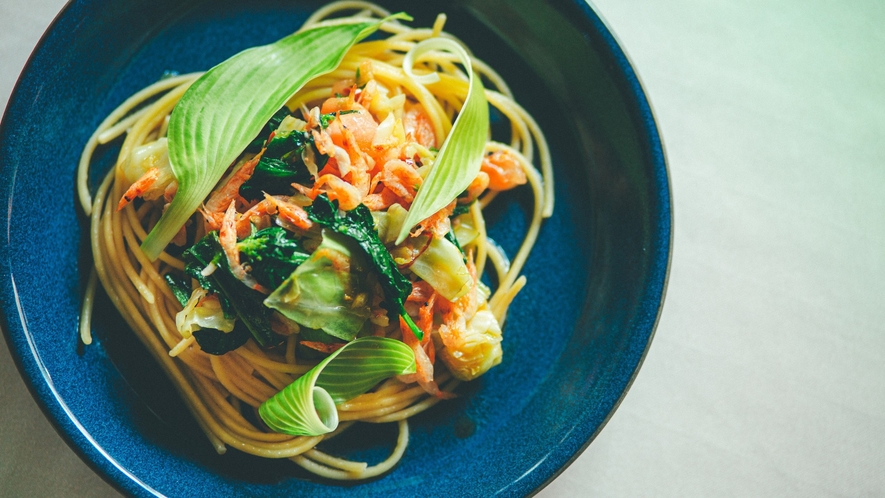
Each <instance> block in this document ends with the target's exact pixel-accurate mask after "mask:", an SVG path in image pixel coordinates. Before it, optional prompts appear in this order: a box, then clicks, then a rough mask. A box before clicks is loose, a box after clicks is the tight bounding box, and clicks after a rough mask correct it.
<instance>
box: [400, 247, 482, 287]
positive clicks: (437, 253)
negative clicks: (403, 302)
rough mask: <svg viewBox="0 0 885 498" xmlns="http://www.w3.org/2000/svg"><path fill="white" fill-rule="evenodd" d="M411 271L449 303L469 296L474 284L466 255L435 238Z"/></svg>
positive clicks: (413, 264) (412, 266)
mask: <svg viewBox="0 0 885 498" xmlns="http://www.w3.org/2000/svg"><path fill="white" fill-rule="evenodd" d="M409 269H410V270H412V273H414V274H415V275H418V276H419V277H421V279H423V280H424V281H425V282H427V283H428V284H430V286H431V287H433V289H434V290H436V291H437V292H439V293H440V294H441V295H442V296H443V297H444V298H446V299H448V300H449V301H454V300H455V299H458V298H459V297H461V296H463V295H464V294H467V292H468V291H469V290H470V288H471V286H472V284H473V279H472V278H470V272H469V271H467V266H466V265H465V264H464V255H463V254H461V251H459V250H458V248H457V247H456V246H455V244H452V243H451V242H449V241H448V240H446V239H441V238H437V237H433V238H432V240H431V241H430V244H429V245H428V246H427V249H426V250H424V252H422V253H421V255H420V256H418V257H417V258H416V259H415V262H414V263H412V265H411V266H410V267H409Z"/></svg>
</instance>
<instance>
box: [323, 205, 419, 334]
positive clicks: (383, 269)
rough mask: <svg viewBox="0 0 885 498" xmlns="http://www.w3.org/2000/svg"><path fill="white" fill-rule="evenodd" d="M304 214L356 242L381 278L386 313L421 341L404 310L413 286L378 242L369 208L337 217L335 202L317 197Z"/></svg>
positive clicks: (362, 206)
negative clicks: (404, 324) (400, 320)
mask: <svg viewBox="0 0 885 498" xmlns="http://www.w3.org/2000/svg"><path fill="white" fill-rule="evenodd" d="M306 210H307V215H308V216H309V217H310V219H311V221H313V222H314V223H319V224H320V225H322V226H324V227H328V228H330V229H332V230H334V231H336V232H338V233H342V234H344V235H347V236H348V237H350V238H352V239H354V240H356V241H357V243H358V244H359V245H360V247H361V248H362V249H363V251H365V252H366V254H367V255H368V256H369V258H370V259H371V261H372V264H373V265H374V267H375V269H376V270H378V273H379V275H380V276H381V279H380V280H379V283H380V284H381V289H382V290H383V291H384V298H385V302H384V305H385V309H386V310H387V311H388V312H390V313H391V314H394V315H396V314H398V315H399V316H401V317H403V320H405V321H406V324H408V326H409V328H410V329H411V330H412V333H413V334H415V337H417V338H418V339H419V340H421V339H423V338H424V332H422V331H421V329H419V328H418V326H417V325H415V322H414V321H412V318H411V317H410V316H409V314H408V313H406V308H405V302H406V298H408V297H409V294H411V293H412V282H411V281H410V280H409V279H408V278H406V277H405V276H404V275H403V274H402V273H400V271H399V269H398V268H397V267H396V263H395V262H394V261H393V257H392V256H391V255H390V252H389V251H388V250H387V247H385V246H384V243H383V242H381V239H380V237H379V236H378V231H377V230H375V219H374V218H372V212H371V211H369V208H367V207H366V206H365V204H360V205H359V206H357V207H356V208H354V209H352V210H350V211H348V212H346V213H343V214H339V213H338V201H330V200H329V197H328V196H327V195H326V194H320V195H318V196H317V198H316V199H314V200H313V204H311V205H310V206H307V209H306Z"/></svg>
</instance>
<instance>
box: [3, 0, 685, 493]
mask: <svg viewBox="0 0 885 498" xmlns="http://www.w3.org/2000/svg"><path fill="white" fill-rule="evenodd" d="M382 3H383V4H385V5H386V6H387V7H388V8H390V9H391V10H394V11H397V10H405V11H408V12H409V13H410V14H412V15H413V16H414V17H415V18H416V22H415V24H416V25H420V26H429V25H430V23H431V22H432V20H433V18H434V16H435V15H436V13H437V12H441V11H443V12H446V13H448V14H449V21H448V23H447V24H446V28H447V29H448V30H450V31H452V32H453V33H455V34H456V35H458V36H460V37H461V38H462V39H463V40H464V41H466V42H467V43H468V45H469V46H470V47H471V48H472V49H473V50H474V51H475V52H476V54H477V55H478V56H479V57H481V58H482V59H484V60H485V61H487V62H488V63H490V64H491V65H492V66H493V67H494V68H495V69H497V70H498V71H499V72H500V73H501V74H502V75H503V76H504V77H505V79H506V80H507V81H508V82H509V83H510V84H511V85H512V88H513V90H514V92H515V94H516V97H517V100H518V101H519V102H521V103H522V104H523V105H524V106H525V107H526V108H527V109H528V110H529V111H530V112H531V113H532V114H533V115H534V116H535V118H536V119H537V120H538V122H539V123H540V125H541V127H542V128H543V129H544V130H545V132H546V135H547V137H548V139H549V140H550V146H551V148H552V154H553V158H554V163H555V171H556V211H555V213H554V215H553V217H552V218H550V219H549V220H547V221H546V222H545V224H544V226H543V229H542V231H541V237H540V240H539V242H538V244H537V246H536V247H535V249H534V252H533V253H532V256H531V258H530V260H529V262H528V264H527V266H526V267H525V275H526V276H527V277H528V282H529V285H528V287H526V289H525V290H524V291H523V292H522V293H521V294H520V295H519V296H518V298H517V299H516V301H515V302H514V304H513V306H512V308H511V312H510V316H509V319H508V322H507V327H506V329H505V341H506V342H505V343H504V362H503V363H502V364H501V365H500V366H498V367H496V368H494V369H493V370H491V371H490V372H489V373H488V374H487V375H485V376H484V377H482V378H481V379H479V380H477V381H474V382H471V383H469V384H465V385H463V386H462V388H461V389H460V391H459V392H460V397H459V398H457V399H456V400H454V401H451V402H447V403H441V404H439V405H437V406H436V407H434V409H432V410H430V411H429V412H426V413H424V414H422V415H420V416H418V417H416V418H414V419H412V421H411V423H410V425H411V430H412V443H411V445H410V446H409V448H408V451H407V453H406V455H405V457H404V459H403V460H402V462H401V463H400V464H399V466H398V467H397V468H396V469H394V470H393V471H392V472H390V473H389V474H387V475H385V476H382V477H380V478H378V479H375V480H373V481H371V482H367V483H361V484H357V485H344V486H342V485H340V484H334V483H327V482H318V481H316V480H311V479H310V478H309V476H306V475H305V473H303V472H302V471H300V469H299V468H298V467H297V466H295V465H294V464H291V462H287V461H268V460H263V459H259V458H255V457H251V456H248V455H244V454H241V453H239V452H237V451H229V452H228V453H227V454H226V455H223V456H219V455H217V454H215V453H214V451H213V450H212V448H211V447H210V445H209V444H208V442H207V441H206V440H205V438H204V436H203V435H202V433H201V432H200V430H199V429H198V427H197V425H196V423H195V422H194V421H193V419H192V418H191V417H190V415H189V414H188V412H187V411H186V409H185V408H184V405H183V403H182V402H181V401H180V400H178V399H177V397H176V395H175V394H174V391H173V388H172V386H171V385H170V383H169V382H168V381H167V380H166V379H165V377H164V376H163V374H162V373H161V372H160V369H159V368H158V367H157V365H156V364H155V363H154V362H153V360H152V359H151V358H150V356H149V355H148V353H147V352H146V350H145V349H144V348H143V347H142V346H141V344H140V343H138V342H137V341H136V340H135V339H134V338H133V336H132V335H131V334H130V333H129V331H128V330H127V329H126V327H125V325H123V323H122V321H121V320H120V317H119V316H118V315H117V314H116V312H115V311H114V310H113V307H112V306H111V305H110V304H109V301H108V300H107V298H106V297H105V298H101V299H103V300H101V301H100V302H99V305H98V307H97V308H96V309H97V310H98V311H97V318H96V323H95V328H94V331H93V334H94V336H95V338H96V341H95V342H94V343H93V344H92V345H91V346H88V347H83V346H82V345H80V344H79V343H78V339H77V325H78V311H79V307H80V300H81V295H82V289H83V287H84V281H85V279H86V276H87V275H88V273H89V269H90V256H89V249H88V242H87V239H86V236H85V234H86V221H85V219H84V217H83V215H82V213H81V212H80V211H79V210H78V207H77V206H78V205H77V203H76V197H75V190H74V174H75V168H76V164H77V161H78V158H79V154H80V151H81V148H82V147H83V144H84V143H85V142H86V140H87V138H88V137H89V135H90V134H91V132H92V130H93V129H94V128H95V127H96V126H97V125H98V123H99V122H100V121H101V120H102V119H103V117H104V116H105V115H106V114H107V113H108V112H109V111H111V110H112V109H113V108H114V107H116V106H117V104H118V103H120V102H121V101H122V100H123V99H124V98H126V97H127V96H129V95H130V94H132V93H133V92H135V91H136V90H138V89H140V88H142V87H144V86H146V85H147V84H149V83H151V82H153V81H155V80H156V79H157V78H159V77H160V76H161V75H162V74H163V72H164V71H167V70H174V71H178V72H181V73H184V72H189V71H195V70H204V69H206V68H208V67H210V66H212V65H214V64H216V63H218V62H219V61H221V60H223V59H225V58H227V57H228V56H230V55H232V54H234V53H236V52H238V51H240V50H242V49H244V48H246V47H249V46H252V45H256V44H262V43H268V42H271V41H274V40H276V39H278V38H281V37H282V36H285V35H286V34H288V33H290V32H292V31H294V30H295V29H296V28H297V27H298V26H300V24H301V23H302V21H303V20H304V19H305V18H306V16H307V15H308V13H309V12H311V11H313V10H314V9H315V8H316V7H317V6H318V4H319V3H318V2H307V1H304V2H301V1H293V0H261V1H253V2H239V1H229V0H223V1H216V2H207V1H201V2H182V1H180V0H150V1H147V0H131V1H126V2H114V1H110V0H84V1H77V2H72V3H71V4H69V5H68V6H67V7H66V8H65V9H64V11H63V12H62V13H61V15H60V16H59V17H58V18H57V19H56V21H55V22H54V23H53V25H52V27H51V28H50V29H49V31H47V33H46V35H45V36H44V37H43V40H42V41H41V42H40V44H39V46H38V47H37V49H36V50H35V52H34V54H33V56H32V57H31V60H30V62H29V63H28V65H27V67H26V68H25V70H24V72H23V73H22V75H21V78H20V79H19V82H18V85H17V86H16V89H15V92H14V94H13V96H12V98H11V100H10V102H9V106H8V108H7V110H6V113H5V115H4V117H3V122H2V129H0V158H2V159H0V161H2V170H0V184H2V194H0V195H2V198H3V199H4V200H5V201H6V205H7V209H8V222H7V227H6V230H2V231H0V261H2V275H0V302H2V313H3V316H4V319H5V324H4V325H5V326H4V331H5V333H6V338H7V341H8V342H9V346H10V349H11V350H12V353H13V355H14V356H15V357H16V359H17V362H18V366H19V369H20V370H21V373H22V375H23V377H24V378H25V379H26V381H27V383H28V385H29V387H30V389H31V392H32V393H33V395H34V397H35V398H36V399H37V401H38V403H39V404H40V406H41V407H42V409H43V411H44V412H45V413H46V416H47V417H48V418H49V419H50V420H51V421H52V423H53V424H54V425H55V427H56V428H57V429H58V431H59V432H60V433H61V434H62V436H64V438H65V439H66V440H67V441H68V443H69V444H70V445H71V446H72V447H73V448H74V449H75V450H76V451H77V452H78V453H79V454H80V456H81V457H82V458H83V459H84V460H85V461H86V462H88V463H89V464H90V465H91V466H92V468H93V469H94V470H95V471H96V472H98V473H99V474H100V475H101V476H103V477H104V478H105V479H107V480H108V481H109V482H110V483H112V484H113V485H114V486H116V487H117V488H118V489H120V490H121V491H123V492H125V493H129V494H133V495H139V496H147V495H151V494H163V495H170V496H182V495H188V496H198V495H199V496H241V495H249V496H280V495H284V494H287V495H296V494H301V495H308V494H311V495H322V496H345V495H346V496H379V495H381V496H418V495H421V496H490V495H494V494H504V495H526V494H530V493H532V492H534V491H537V490H538V489H540V488H541V487H543V486H544V485H545V484H546V483H548V482H550V481H551V480H552V479H553V478H554V477H555V476H556V475H557V474H558V473H559V472H561V471H562V469H564V468H565V467H566V466H567V465H568V464H569V463H570V462H571V461H572V460H574V459H575V458H576V457H577V455H578V454H579V453H580V452H581V450H583V449H584V448H585V447H586V446H587V445H588V444H589V443H590V441H591V440H592V439H593V437H594V436H595V435H596V434H597V433H598V432H599V430H600V429H601V428H602V426H603V425H604V424H605V422H606V420H607V419H608V418H609V417H610V416H611V415H612V413H613V412H614V410H615V408H616V407H617V406H618V403H619V402H620V400H621V399H622V397H623V396H624V394H625V393H626V391H627V388H628V387H629V385H630V383H631V381H632V380H633V378H634V376H635V375H636V373H637V371H638V368H639V365H640V364H641V363H642V360H643V358H644V356H645V354H646V352H647V350H648V347H649V343H650V341H651V337H652V334H653V331H654V328H655V324H656V322H657V319H658V317H659V314H660V312H661V305H662V301H663V295H664V289H665V286H666V281H667V271H668V265H669V258H670V250H671V240H672V239H671V234H672V228H671V223H672V216H671V205H670V187H669V182H668V178H667V169H666V163H665V158H664V152H663V148H662V145H661V141H660V136H659V134H658V130H657V127H656V125H655V121H654V118H653V116H652V113H651V110H650V108H649V104H648V102H647V100H646V97H645V94H644V93H643V90H642V88H641V86H640V83H639V81H638V79H637V77H636V74H635V73H634V70H633V68H632V67H631V65H630V63H629V61H628V60H627V58H626V57H625V55H624V52H623V51H622V50H621V48H620V47H619V46H618V44H617V42H616V40H615V39H614V38H613V36H612V34H611V33H610V32H609V30H608V29H607V28H606V26H605V24H604V23H603V21H602V20H601V19H600V18H599V16H598V15H597V14H596V13H595V12H594V11H593V9H592V8H591V7H590V6H589V5H588V4H586V3H585V2H583V1H573V0H548V1H543V2H542V1H533V0H512V1H505V0H464V1H459V2H432V1H431V2H421V3H418V2H404V1H401V2H396V1H391V2H382ZM115 153H116V151H115V150H114V147H109V148H105V149H102V152H101V153H100V154H99V157H98V164H99V165H98V168H97V169H99V170H100V169H105V170H106V169H107V168H109V167H110V165H111V163H112V162H113V158H114V155H115ZM97 178H98V173H96V177H95V178H93V179H92V180H93V182H94V181H95V180H96V179H97ZM527 205H528V203H527V200H526V199H523V198H521V197H520V196H519V195H515V196H511V197H510V198H508V201H507V202H505V203H503V204H502V205H500V206H499V207H497V208H496V209H494V210H493V211H492V212H491V213H490V214H489V218H490V224H491V228H490V234H491V236H492V237H494V239H495V240H496V241H497V242H499V243H500V244H501V245H502V246H503V247H504V248H505V249H507V250H508V251H509V252H510V253H511V254H512V252H513V251H514V248H515V247H516V245H517V244H518V242H519V240H520V237H521V234H522V233H523V232H524V229H525V226H526V219H527ZM363 429H365V428H363ZM394 430H395V429H393V428H387V427H385V426H381V427H380V428H375V426H373V430H359V429H355V430H354V432H356V433H361V434H362V436H361V437H360V438H359V441H358V443H357V445H356V447H350V448H345V447H337V446H335V445H334V444H332V448H331V451H332V452H341V453H345V454H350V455H352V456H357V457H364V458H367V459H369V460H380V459H382V458H383V457H384V456H385V455H386V454H387V452H388V451H389V449H390V441H391V439H392V438H391V436H392V435H393V432H394ZM333 443H334V441H333Z"/></svg>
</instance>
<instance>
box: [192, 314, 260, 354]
mask: <svg viewBox="0 0 885 498" xmlns="http://www.w3.org/2000/svg"><path fill="white" fill-rule="evenodd" d="M193 334H194V339H196V341H197V344H199V345H200V349H202V350H203V352H204V353H208V354H214V355H223V354H225V353H228V352H230V351H233V350H235V349H237V348H238V347H240V346H242V345H243V344H246V342H247V341H248V340H249V337H251V335H250V334H249V329H248V328H247V327H245V326H244V325H242V323H241V322H237V324H236V326H234V329H233V331H231V332H222V331H220V330H217V329H200V330H195V331H194V332H193Z"/></svg>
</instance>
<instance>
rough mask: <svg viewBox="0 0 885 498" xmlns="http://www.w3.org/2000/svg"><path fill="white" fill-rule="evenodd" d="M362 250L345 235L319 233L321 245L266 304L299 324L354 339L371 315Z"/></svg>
mask: <svg viewBox="0 0 885 498" xmlns="http://www.w3.org/2000/svg"><path fill="white" fill-rule="evenodd" d="M365 265H366V263H365V261H364V258H363V256H362V251H360V249H359V247H358V246H356V245H355V243H354V242H353V241H352V240H351V239H350V238H349V237H346V236H344V235H341V234H338V233H335V232H333V231H331V230H323V241H322V243H320V245H319V247H317V248H316V250H315V251H314V252H313V254H311V256H310V258H309V259H308V260H307V261H305V262H304V263H302V264H301V266H299V267H298V268H297V269H295V271H294V272H292V275H291V276H289V278H287V279H286V280H285V281H284V282H283V283H282V285H280V286H279V287H278V288H277V289H276V290H274V291H273V293H271V294H270V295H269V296H268V297H267V299H265V300H264V305H265V306H267V307H268V308H273V309H275V310H277V311H279V312H280V313H282V314H283V315H284V316H285V317H286V318H289V319H290V320H294V321H295V322H297V323H298V324H299V325H301V326H304V327H309V328H312V329H320V330H322V331H324V332H326V333H327V334H329V335H332V336H335V337H337V338H339V339H343V340H345V341H350V340H353V339H354V338H355V337H356V336H357V334H358V333H359V331H360V330H361V329H362V327H363V324H364V323H365V322H366V319H368V318H369V315H370V314H371V309H370V308H369V304H370V302H371V300H370V299H369V295H368V293H367V291H366V290H365V288H364V287H365V285H364V282H363V280H364V279H363V275H364V274H365V268H366V266H365Z"/></svg>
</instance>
